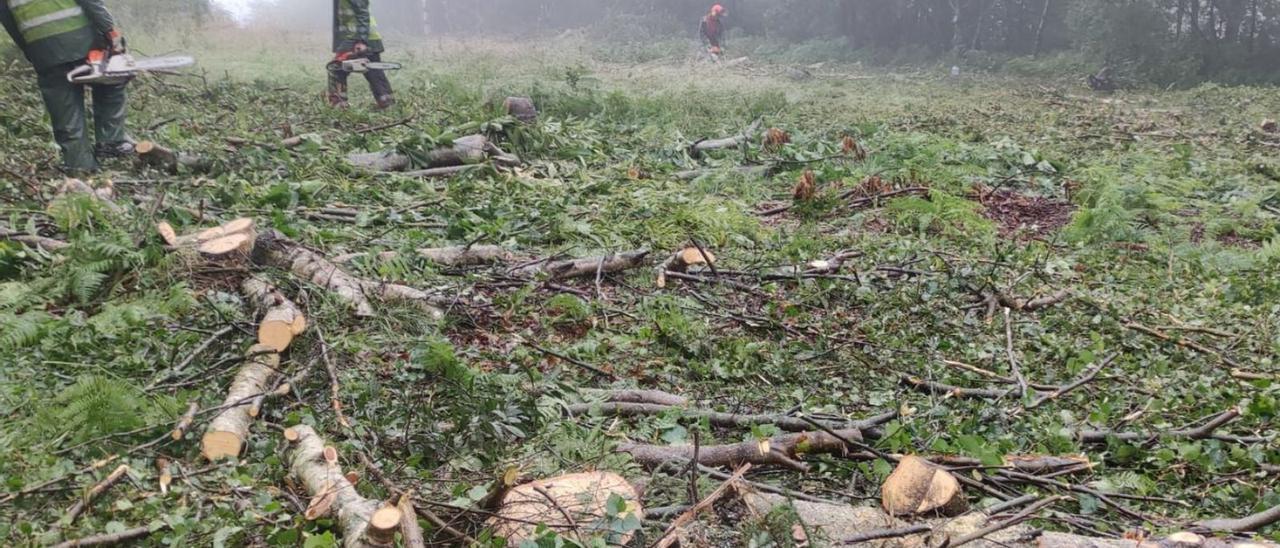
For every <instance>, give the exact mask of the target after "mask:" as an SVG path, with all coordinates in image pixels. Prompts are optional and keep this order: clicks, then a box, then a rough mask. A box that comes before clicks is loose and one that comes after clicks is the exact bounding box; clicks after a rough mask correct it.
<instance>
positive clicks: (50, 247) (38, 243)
mask: <svg viewBox="0 0 1280 548" xmlns="http://www.w3.org/2000/svg"><path fill="white" fill-rule="evenodd" d="M0 240H8V241H11V242H18V243H20V244H23V245H28V246H31V247H38V248H40V249H43V250H45V251H58V250H60V249H65V248H66V247H67V246H69V245H71V244H68V243H67V242H64V241H62V240H55V239H53V238H45V237H43V236H36V235H31V234H24V233H22V232H17V231H14V230H9V229H7V228H0Z"/></svg>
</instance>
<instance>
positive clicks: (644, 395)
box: [578, 388, 689, 407]
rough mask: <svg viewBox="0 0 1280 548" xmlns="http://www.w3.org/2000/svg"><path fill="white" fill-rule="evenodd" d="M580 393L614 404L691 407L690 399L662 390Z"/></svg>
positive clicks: (590, 390)
mask: <svg viewBox="0 0 1280 548" xmlns="http://www.w3.org/2000/svg"><path fill="white" fill-rule="evenodd" d="M578 393H579V394H582V395H583V396H586V397H589V398H603V399H604V401H606V402H612V403H651V404H654V405H668V406H673V407H684V406H686V405H689V398H686V397H684V396H680V395H676V394H672V393H670V392H663V391H662V390H641V389H635V390H630V389H620V390H601V389H594V388H584V389H581V390H579V391H578Z"/></svg>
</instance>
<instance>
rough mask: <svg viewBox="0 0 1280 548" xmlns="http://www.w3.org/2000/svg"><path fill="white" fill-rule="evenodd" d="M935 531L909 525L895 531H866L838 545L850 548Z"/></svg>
mask: <svg viewBox="0 0 1280 548" xmlns="http://www.w3.org/2000/svg"><path fill="white" fill-rule="evenodd" d="M930 531H933V527H930V526H928V525H924V524H919V525H908V526H906V527H896V528H893V529H876V530H874V531H866V532H863V533H858V534H856V535H854V536H851V537H846V538H844V539H843V540H841V541H840V542H838V543H837V545H838V546H848V545H850V544H861V543H863V542H868V541H872V540H880V539H886V538H901V537H909V536H911V535H918V534H920V533H928V532H930Z"/></svg>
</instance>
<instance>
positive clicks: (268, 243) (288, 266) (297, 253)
mask: <svg viewBox="0 0 1280 548" xmlns="http://www.w3.org/2000/svg"><path fill="white" fill-rule="evenodd" d="M255 259H256V260H257V262H259V263H261V264H266V265H268V266H272V267H275V268H279V269H281V270H285V271H288V272H292V273H293V274H294V275H295V276H298V277H300V278H302V279H303V280H306V281H308V282H310V283H313V284H315V285H317V286H319V287H322V288H324V289H326V290H328V291H330V292H332V293H333V294H335V295H337V296H338V298H339V299H341V300H343V301H345V302H346V303H348V304H350V305H351V306H352V307H353V308H354V309H355V313H356V316H359V317H363V318H367V317H372V316H373V315H374V314H375V312H374V310H373V304H371V303H370V302H369V298H368V297H367V295H373V296H376V297H379V298H381V299H383V300H388V301H400V302H405V303H409V304H413V305H415V306H417V307H419V308H421V309H422V310H423V311H424V312H426V313H427V314H429V315H431V316H432V317H435V318H440V317H443V316H444V312H443V311H441V310H440V308H439V307H438V306H437V304H441V305H443V304H445V303H444V302H443V301H448V299H443V298H437V297H435V296H433V295H431V294H429V293H427V292H425V291H421V290H419V289H415V288H412V287H408V286H403V285H399V284H392V283H381V282H374V281H369V280H364V279H361V278H357V277H355V276H352V275H350V274H348V273H347V272H346V271H344V270H342V269H341V268H338V266H337V265H335V264H333V263H332V262H331V261H329V260H328V259H326V258H324V256H322V255H320V254H319V253H316V252H314V251H311V250H309V249H307V248H305V247H302V245H300V244H298V243H297V242H294V241H293V240H290V239H289V238H288V237H286V236H285V235H284V234H281V233H280V232H278V231H275V230H271V231H267V232H264V233H262V234H261V235H260V236H259V238H258V245H257V250H256V256H255Z"/></svg>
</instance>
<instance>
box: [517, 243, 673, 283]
mask: <svg viewBox="0 0 1280 548" xmlns="http://www.w3.org/2000/svg"><path fill="white" fill-rule="evenodd" d="M648 257H649V251H648V250H644V249H642V250H639V251H628V252H626V253H620V254H617V255H606V256H603V257H589V258H585V259H570V260H567V261H552V262H550V263H545V262H539V263H535V264H531V265H528V266H523V267H520V268H516V269H515V270H512V271H510V272H509V273H508V274H509V275H511V276H513V277H516V278H532V277H534V276H538V275H540V274H546V275H547V276H548V277H549V278H550V279H552V280H563V279H566V278H579V277H584V276H595V275H596V274H597V273H599V274H601V275H604V274H612V273H615V272H622V271H625V270H630V269H633V268H638V267H640V266H642V265H644V264H645V262H646V260H647V259H648Z"/></svg>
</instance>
